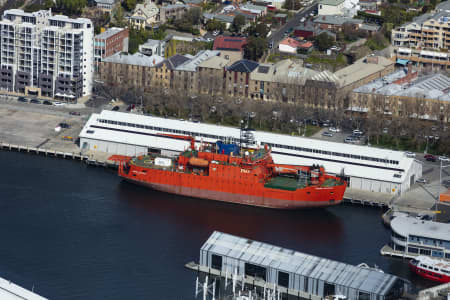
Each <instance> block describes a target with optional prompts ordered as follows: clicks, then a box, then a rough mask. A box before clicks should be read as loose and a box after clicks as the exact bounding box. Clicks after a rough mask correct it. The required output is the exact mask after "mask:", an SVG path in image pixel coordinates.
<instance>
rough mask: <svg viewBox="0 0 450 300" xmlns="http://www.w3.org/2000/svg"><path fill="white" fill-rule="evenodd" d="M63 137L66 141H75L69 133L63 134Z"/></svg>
mask: <svg viewBox="0 0 450 300" xmlns="http://www.w3.org/2000/svg"><path fill="white" fill-rule="evenodd" d="M62 139H63V140H65V141H73V137H71V136H68V135H64V136H62Z"/></svg>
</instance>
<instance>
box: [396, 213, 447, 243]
mask: <svg viewBox="0 0 450 300" xmlns="http://www.w3.org/2000/svg"><path fill="white" fill-rule="evenodd" d="M391 227H392V230H394V231H395V232H396V233H398V234H400V235H402V236H404V237H407V236H411V235H415V236H419V237H425V238H431V239H438V240H443V241H450V224H448V223H439V222H434V221H425V220H418V219H416V218H415V217H411V216H398V217H395V218H394V219H393V220H392V221H391Z"/></svg>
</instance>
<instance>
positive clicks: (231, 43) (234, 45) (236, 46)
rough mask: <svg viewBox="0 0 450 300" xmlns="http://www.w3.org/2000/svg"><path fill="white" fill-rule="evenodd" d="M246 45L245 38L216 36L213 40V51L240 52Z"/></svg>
mask: <svg viewBox="0 0 450 300" xmlns="http://www.w3.org/2000/svg"><path fill="white" fill-rule="evenodd" d="M246 44H247V38H246V37H236V36H223V35H221V36H218V37H216V38H215V40H214V47H213V49H214V50H229V51H242V50H243V49H244V46H245V45H246Z"/></svg>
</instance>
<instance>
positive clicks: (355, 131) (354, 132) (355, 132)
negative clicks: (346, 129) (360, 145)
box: [353, 129, 363, 135]
mask: <svg viewBox="0 0 450 300" xmlns="http://www.w3.org/2000/svg"><path fill="white" fill-rule="evenodd" d="M353 134H354V135H362V134H363V132H362V131H361V130H359V129H355V130H353Z"/></svg>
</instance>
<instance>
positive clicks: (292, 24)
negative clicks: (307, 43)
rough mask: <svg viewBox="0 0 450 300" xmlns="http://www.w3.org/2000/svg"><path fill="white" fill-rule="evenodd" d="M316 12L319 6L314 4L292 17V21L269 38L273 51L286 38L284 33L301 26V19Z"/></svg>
mask: <svg viewBox="0 0 450 300" xmlns="http://www.w3.org/2000/svg"><path fill="white" fill-rule="evenodd" d="M315 10H317V4H313V5H311V6H309V7H305V8H303V9H302V10H301V11H300V12H299V13H297V14H295V15H294V17H292V19H290V20H289V21H288V22H286V24H284V25H283V26H281V27H280V29H278V30H277V31H276V32H274V33H273V34H272V36H270V37H269V40H268V43H269V44H271V43H273V47H272V49H276V48H278V44H279V43H280V41H281V40H282V39H283V38H284V33H285V32H286V30H288V29H289V28H295V27H296V26H298V25H299V24H300V20H301V18H303V17H305V18H308V16H309V14H310V13H311V12H312V11H315Z"/></svg>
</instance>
